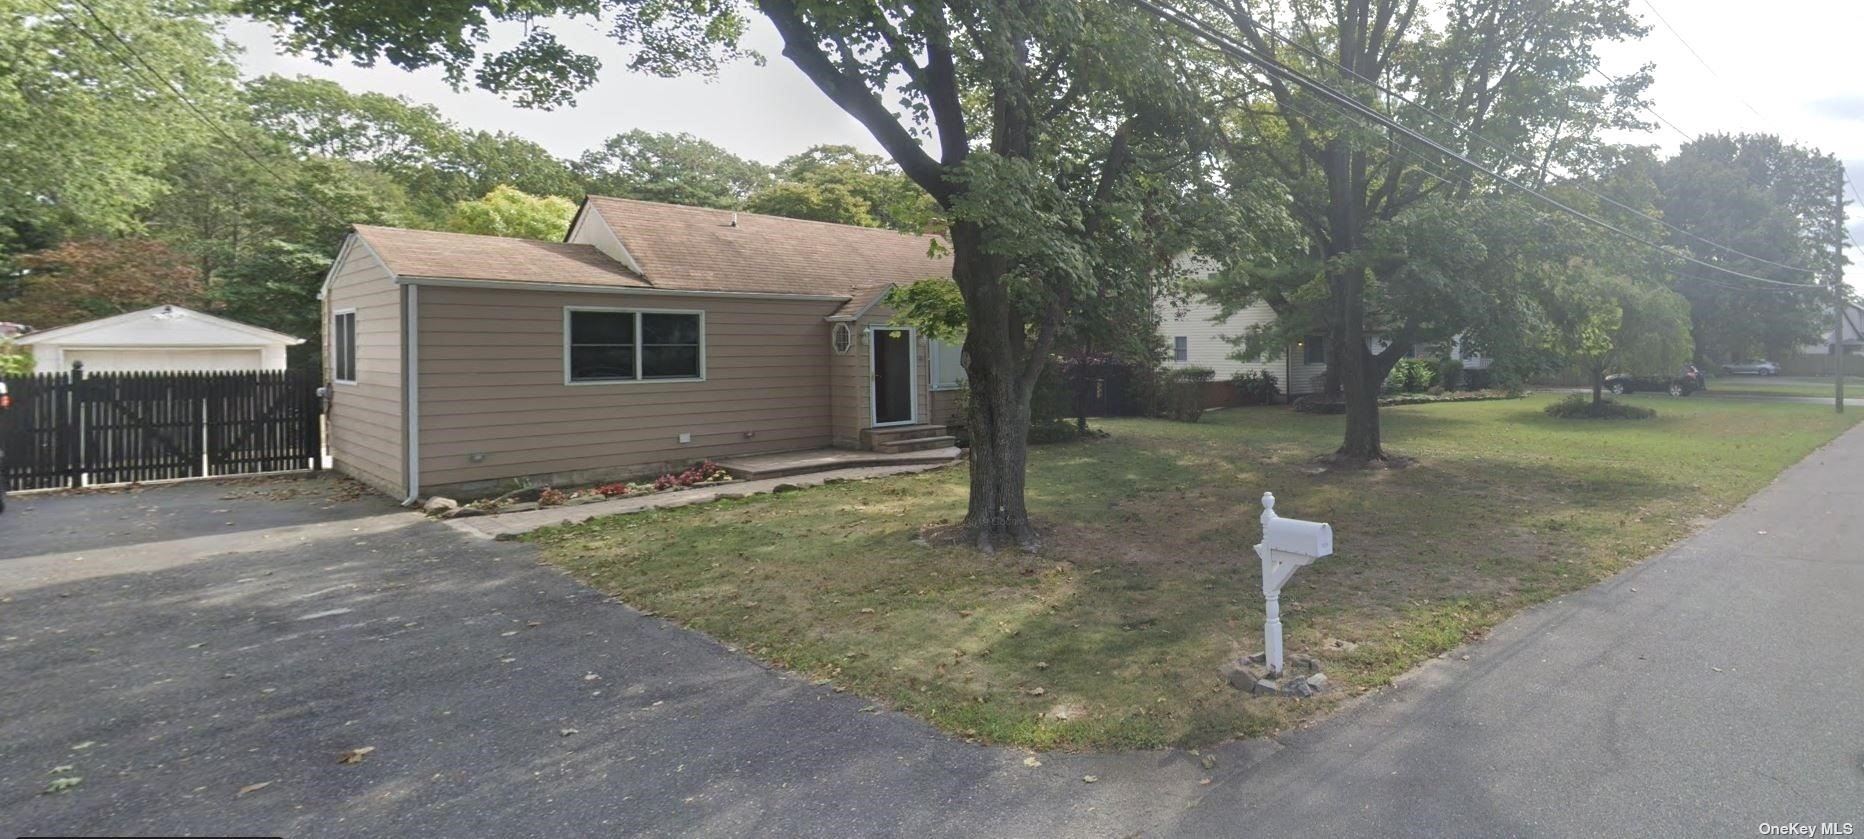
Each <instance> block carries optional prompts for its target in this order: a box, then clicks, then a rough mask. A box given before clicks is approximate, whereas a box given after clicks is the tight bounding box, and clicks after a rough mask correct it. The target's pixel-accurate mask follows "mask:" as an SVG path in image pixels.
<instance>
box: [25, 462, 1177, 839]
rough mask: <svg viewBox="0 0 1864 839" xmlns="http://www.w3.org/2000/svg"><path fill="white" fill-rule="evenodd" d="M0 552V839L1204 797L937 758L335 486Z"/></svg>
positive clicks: (1151, 803)
mask: <svg viewBox="0 0 1864 839" xmlns="http://www.w3.org/2000/svg"><path fill="white" fill-rule="evenodd" d="M228 522H231V523H232V524H228ZM222 529H224V530H225V531H227V532H221V531H222ZM0 543H4V544H5V545H6V548H5V553H4V554H0V708H4V709H5V712H4V714H0V835H8V836H10V835H16V834H41V835H43V834H60V835H69V834H150V833H163V834H182V833H190V834H195V835H232V834H239V835H253V834H278V835H286V836H371V835H383V836H407V835H422V836H487V835H499V836H566V835H590V834H593V833H611V834H615V835H642V834H651V835H671V834H681V835H690V834H710V835H720V834H723V835H748V834H768V833H783V834H797V835H871V834H877V833H894V834H913V835H925V834H927V833H947V834H953V835H956V834H967V833H969V834H977V833H987V834H992V835H1026V836H1035V835H1059V834H1084V833H1085V834H1107V833H1114V832H1127V831H1125V830H1116V829H1115V828H1114V827H1113V825H1114V824H1116V823H1117V824H1118V825H1121V826H1125V825H1143V824H1146V823H1152V824H1157V823H1159V822H1161V821H1166V820H1169V819H1170V818H1171V817H1172V816H1173V815H1174V814H1175V813H1177V812H1179V811H1180V810H1181V808H1182V806H1184V804H1185V803H1186V801H1188V799H1189V797H1190V796H1194V795H1195V794H1196V793H1197V792H1198V791H1200V789H1201V788H1200V786H1199V784H1198V781H1199V780H1200V779H1201V778H1202V777H1203V776H1204V775H1205V774H1206V773H1204V772H1203V771H1202V769H1201V767H1199V766H1198V765H1197V762H1196V761H1197V759H1196V758H1194V757H1190V756H1187V755H1183V754H1179V753H1148V754H1139V755H1129V756H1121V757H1108V758H1068V757H1066V756H1057V757H1055V758H1052V759H1051V758H1045V759H1044V760H1045V761H1047V762H1048V765H1047V766H1046V767H1031V766H1027V765H1025V764H1024V763H1023V759H1024V757H1025V755H1023V754H1022V753H1020V752H1012V751H1007V750H997V749H986V748H982V747H978V746H971V745H966V744H963V743H958V742H954V741H952V740H950V739H948V738H946V737H944V736H942V735H940V734H938V733H936V732H934V731H932V730H931V729H929V728H927V727H925V726H923V725H920V724H919V723H917V722H915V721H913V720H910V719H908V718H905V717H902V716H899V715H896V714H887V713H878V714H877V713H873V712H872V709H871V708H870V706H869V703H868V702H867V701H866V700H863V699H860V698H857V697H853V696H848V695H842V694H836V693H833V692H832V691H831V690H830V689H828V688H826V687H820V686H815V685H811V684H808V683H806V682H803V681H801V680H799V679H796V678H793V677H789V676H786V675H782V674H778V673H774V672H772V671H769V670H767V669H765V668H763V667H760V666H758V665H757V664H755V663H753V662H751V661H749V660H747V659H744V658H742V657H739V656H737V655H734V654H732V653H731V652H730V651H728V650H726V649H724V648H722V647H721V646H719V645H718V644H716V643H714V642H712V641H710V640H709V639H706V638H704V637H702V636H698V635H694V634H692V633H689V632H685V631H682V630H679V629H677V628H674V627H671V626H669V625H667V624H665V623H662V622H661V621H658V620H656V619H654V618H651V617H647V616H643V615H641V614H639V613H637V612H634V611H633V610H631V609H629V608H627V607H625V606H621V605H618V604H614V603H609V602H604V601H603V599H602V597H601V596H600V595H599V594H597V593H595V592H593V591H592V590H589V589H586V588H584V587H582V586H581V585H579V584H576V583H575V582H573V581H571V580H569V579H568V578H567V577H564V576H562V575H561V574H559V573H557V572H555V571H554V570H552V569H549V568H546V567H542V566H540V565H538V564H537V563H536V562H535V560H534V558H533V555H532V551H531V549H530V548H529V547H528V546H525V545H522V544H517V543H503V542H491V541H484V540H477V539H472V538H470V537H467V536H463V535H461V534H458V533H456V532H454V531H452V530H451V529H449V528H446V527H444V526H441V525H438V524H434V523H430V522H428V521H426V520H424V519H422V518H421V517H419V516H417V515H414V514H411V513H407V512H403V511H399V510H397V509H395V508H394V507H392V506H391V505H389V504H388V503H387V502H386V501H383V500H381V499H379V498H376V497H374V496H367V495H358V494H357V493H356V492H354V491H353V490H352V489H350V488H349V487H348V486H347V485H345V484H343V483H342V482H338V481H335V480H333V479H330V478H320V479H315V480H309V481H273V482H246V483H241V484H236V485H226V484H207V483H201V484H185V485H173V486H167V487H160V488H150V489H145V490H141V491H137V492H118V493H99V494H90V495H75V496H59V497H45V496H40V497H36V498H33V497H20V498H16V499H14V504H13V506H12V507H11V508H10V509H9V511H8V512H7V513H6V514H5V515H4V516H0ZM864 709H866V710H864ZM365 747H372V748H373V751H371V752H369V753H368V754H366V755H365V756H364V757H363V758H362V759H361V760H360V761H359V762H356V763H350V764H344V763H340V762H339V760H340V758H341V757H342V755H343V754H344V753H345V752H346V751H348V750H352V749H359V748H365ZM1070 760H1085V761H1091V762H1092V763H1093V764H1094V766H1095V767H1098V768H1090V769H1088V770H1085V771H1097V772H1101V773H1103V774H1107V773H1120V772H1123V773H1124V774H1125V775H1126V776H1127V777H1129V778H1141V777H1143V778H1146V779H1147V783H1146V784H1144V785H1143V787H1141V786H1138V785H1132V784H1128V785H1119V784H1112V783H1107V784H1100V785H1098V786H1089V785H1087V784H1084V783H1083V782H1082V780H1081V775H1080V772H1079V771H1078V767H1070V766H1069V761H1070ZM68 777H78V778H82V779H83V780H82V781H81V782H79V783H78V784H77V785H76V786H75V787H72V788H71V789H69V790H66V791H63V792H57V793H45V792H44V790H46V788H47V787H48V785H49V784H50V783H51V782H52V781H54V780H55V779H58V778H68ZM1109 778H1111V775H1109ZM1160 783H1165V784H1169V785H1171V786H1174V787H1176V788H1178V789H1180V790H1182V791H1183V795H1184V796H1185V798H1181V799H1179V800H1176V801H1173V800H1170V799H1167V800H1165V801H1160V800H1157V799H1156V798H1155V793H1156V790H1157V786H1156V785H1157V784H1160ZM261 784H263V785H264V786H258V785H261ZM255 787H256V788H255ZM241 789H247V790H249V791H247V792H245V793H244V794H242V793H241V792H240V790H241Z"/></svg>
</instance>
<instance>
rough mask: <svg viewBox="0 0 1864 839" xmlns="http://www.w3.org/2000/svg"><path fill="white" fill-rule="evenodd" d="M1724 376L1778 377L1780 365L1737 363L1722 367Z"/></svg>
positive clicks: (1754, 362)
mask: <svg viewBox="0 0 1864 839" xmlns="http://www.w3.org/2000/svg"><path fill="white" fill-rule="evenodd" d="M1722 375H1724V376H1778V375H1780V365H1778V364H1775V363H1773V362H1771V361H1737V362H1735V363H1733V364H1724V365H1722Z"/></svg>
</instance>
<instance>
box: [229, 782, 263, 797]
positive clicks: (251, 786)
mask: <svg viewBox="0 0 1864 839" xmlns="http://www.w3.org/2000/svg"><path fill="white" fill-rule="evenodd" d="M271 785H272V782H271V781H260V782H259V783H256V784H247V785H245V786H243V787H240V788H239V792H238V793H236V795H245V794H246V793H249V792H258V791H259V790H262V789H265V788H266V787H269V786H271Z"/></svg>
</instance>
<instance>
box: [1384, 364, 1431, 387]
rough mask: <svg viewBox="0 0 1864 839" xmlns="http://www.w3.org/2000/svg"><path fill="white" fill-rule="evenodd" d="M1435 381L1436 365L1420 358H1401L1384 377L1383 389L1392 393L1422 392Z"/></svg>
mask: <svg viewBox="0 0 1864 839" xmlns="http://www.w3.org/2000/svg"><path fill="white" fill-rule="evenodd" d="M1436 383H1437V365H1435V364H1432V363H1431V362H1429V361H1426V360H1424V359H1421V358H1401V359H1398V363H1397V364H1394V365H1392V371H1391V373H1390V374H1389V375H1387V376H1386V377H1385V389H1386V390H1387V391H1390V392H1393V393H1423V392H1424V391H1426V390H1428V389H1430V386H1431V385H1434V384H1436Z"/></svg>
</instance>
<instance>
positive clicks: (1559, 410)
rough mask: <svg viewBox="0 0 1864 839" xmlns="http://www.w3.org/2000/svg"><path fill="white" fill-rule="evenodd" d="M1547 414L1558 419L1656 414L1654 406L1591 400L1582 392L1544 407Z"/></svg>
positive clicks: (1632, 416)
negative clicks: (1647, 406)
mask: <svg viewBox="0 0 1864 839" xmlns="http://www.w3.org/2000/svg"><path fill="white" fill-rule="evenodd" d="M1545 410H1546V412H1547V416H1550V417H1557V418H1559V419H1622V420H1645V419H1650V418H1652V417H1655V416H1657V410H1656V409H1655V408H1646V407H1644V406H1643V405H1626V404H1624V403H1622V402H1618V401H1616V400H1613V399H1601V400H1599V401H1598V402H1593V401H1592V397H1590V396H1587V395H1586V394H1583V393H1574V394H1569V395H1568V396H1567V397H1566V398H1565V399H1561V400H1560V401H1558V402H1555V403H1553V404H1551V405H1548V406H1547V407H1546V408H1545Z"/></svg>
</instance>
